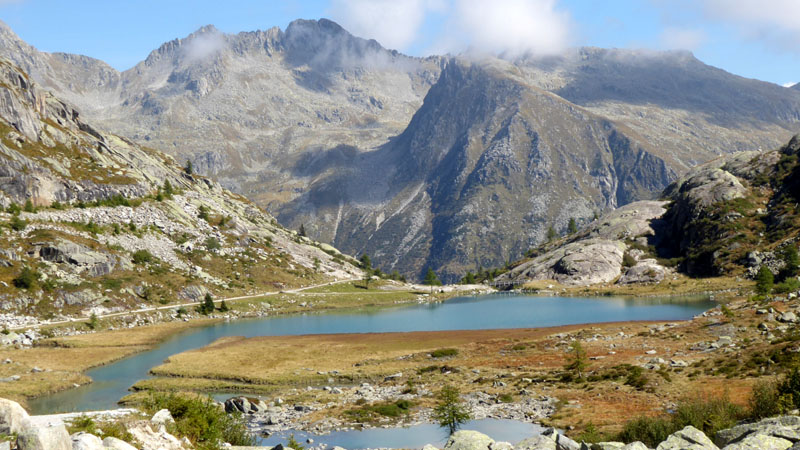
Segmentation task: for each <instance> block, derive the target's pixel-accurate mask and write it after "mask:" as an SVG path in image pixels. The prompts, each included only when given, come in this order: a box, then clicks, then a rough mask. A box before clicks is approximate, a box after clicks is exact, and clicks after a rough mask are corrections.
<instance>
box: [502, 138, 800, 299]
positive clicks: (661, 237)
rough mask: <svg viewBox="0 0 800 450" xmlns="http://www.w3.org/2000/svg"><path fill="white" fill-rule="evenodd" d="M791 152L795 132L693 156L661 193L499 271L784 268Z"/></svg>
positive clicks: (796, 195)
mask: <svg viewBox="0 0 800 450" xmlns="http://www.w3.org/2000/svg"><path fill="white" fill-rule="evenodd" d="M799 157H800V135H797V136H795V137H793V138H792V139H791V141H789V143H788V144H786V145H784V146H783V147H781V148H780V149H778V150H773V151H768V152H740V153H736V154H733V155H730V156H726V157H722V158H718V159H715V160H713V161H711V162H709V163H706V164H703V165H701V166H698V167H697V168H695V169H693V170H691V171H690V172H689V173H687V174H686V175H685V176H684V177H682V178H681V179H679V180H677V181H676V182H674V183H672V184H671V185H670V186H669V187H668V188H667V189H666V190H665V191H664V192H663V194H662V198H663V201H657V202H656V201H648V202H636V203H632V204H630V205H627V206H625V207H623V208H620V209H618V210H616V211H614V212H612V213H610V214H607V215H605V216H603V217H601V218H600V219H599V220H597V221H594V222H593V223H592V224H591V225H590V226H588V227H587V228H586V229H584V230H582V231H580V232H578V233H575V234H572V235H570V236H567V237H566V238H563V239H560V240H557V241H554V242H551V243H548V244H546V245H544V246H541V247H539V248H538V249H535V250H533V251H531V252H530V255H529V256H530V258H528V259H525V260H522V261H520V262H518V263H515V264H513V265H512V267H511V268H510V270H509V271H508V272H507V273H505V274H503V275H502V276H501V277H500V279H499V281H505V282H513V281H517V282H521V281H524V280H545V279H549V280H556V281H559V282H561V283H564V284H578V285H585V284H596V283H621V284H625V283H631V282H657V281H661V280H662V279H664V277H665V276H669V274H670V272H671V271H672V270H673V269H670V267H674V268H675V269H676V270H679V271H681V272H684V273H686V274H688V275H690V276H716V275H723V274H725V275H728V276H737V275H739V276H742V275H743V276H749V277H754V276H755V275H756V273H757V272H758V270H759V269H760V268H761V267H762V266H766V267H767V268H769V269H770V271H771V272H772V273H773V274H774V275H775V276H776V277H777V278H778V279H783V278H790V277H787V276H786V270H787V269H790V268H788V267H787V261H789V260H790V259H791V256H787V255H789V254H791V253H792V249H793V250H794V255H796V251H797V246H798V241H799V240H800V213H798V210H797V204H798V201H799V200H800V164H799V163H798V158H799ZM790 264H791V263H790ZM790 270H791V271H792V272H796V268H795V269H790ZM789 275H791V274H789ZM787 288H791V290H796V289H797V288H800V286H797V287H792V286H788V285H787Z"/></svg>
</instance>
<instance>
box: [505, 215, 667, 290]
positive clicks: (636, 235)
mask: <svg viewBox="0 0 800 450" xmlns="http://www.w3.org/2000/svg"><path fill="white" fill-rule="evenodd" d="M665 206H666V203H665V202H659V201H643V202H635V203H631V204H629V205H626V206H624V207H622V208H619V209H617V210H615V211H613V212H611V213H609V214H607V215H605V216H603V217H601V218H600V219H598V220H596V221H594V222H593V223H592V224H590V225H589V226H588V227H587V228H586V229H584V230H583V231H581V232H579V233H577V234H575V235H573V236H570V237H568V238H567V239H565V240H561V241H558V242H556V243H552V244H550V245H547V246H545V247H544V248H542V249H541V254H540V255H538V256H533V257H532V258H531V259H529V260H524V261H522V262H520V263H519V264H517V265H516V266H514V267H512V268H511V270H509V271H508V272H507V273H505V274H503V275H502V276H500V277H499V278H498V279H497V280H496V281H497V283H498V284H499V285H502V284H503V283H506V282H508V283H511V282H516V283H519V282H523V281H525V280H554V281H557V282H559V283H561V284H565V285H591V284H599V283H610V282H618V283H620V284H631V283H650V282H657V281H661V280H663V279H664V277H666V276H668V275H670V274H671V272H670V270H669V269H667V268H665V267H663V266H662V265H660V264H659V263H658V262H657V261H656V260H655V259H652V258H641V259H639V260H638V261H637V262H636V264H635V265H632V266H629V267H626V266H625V265H624V264H623V262H624V261H623V259H624V257H625V256H626V253H629V252H630V253H631V254H633V253H636V252H638V253H636V254H638V255H643V254H644V252H643V251H641V250H638V249H632V246H633V245H636V246H639V247H644V248H646V247H647V246H648V245H653V244H654V243H655V242H656V240H657V239H658V236H657V231H656V230H660V229H661V223H660V217H661V216H662V215H663V214H664V212H665V211H666V210H665ZM628 256H629V257H630V258H633V256H631V255H628ZM634 259H636V258H634Z"/></svg>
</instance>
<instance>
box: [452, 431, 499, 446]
mask: <svg viewBox="0 0 800 450" xmlns="http://www.w3.org/2000/svg"><path fill="white" fill-rule="evenodd" d="M492 444H494V440H493V439H492V438H490V437H489V436H487V435H485V434H483V433H478V432H477V431H472V430H461V431H456V432H455V433H453V434H452V435H451V436H450V439H448V440H447V444H445V446H444V450H489V446H490V445H492Z"/></svg>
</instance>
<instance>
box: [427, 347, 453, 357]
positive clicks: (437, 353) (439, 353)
mask: <svg viewBox="0 0 800 450" xmlns="http://www.w3.org/2000/svg"><path fill="white" fill-rule="evenodd" d="M456 355H458V349H455V348H440V349H438V350H434V351H432V352H431V357H433V358H446V357H448V356H456Z"/></svg>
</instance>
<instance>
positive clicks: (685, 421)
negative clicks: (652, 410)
mask: <svg viewBox="0 0 800 450" xmlns="http://www.w3.org/2000/svg"><path fill="white" fill-rule="evenodd" d="M745 417H746V412H745V410H744V409H743V408H742V407H740V406H738V405H735V404H733V403H731V401H730V399H728V397H726V396H723V397H720V398H715V399H704V398H693V399H688V400H683V401H681V402H680V403H678V406H677V408H676V409H675V412H674V413H673V414H671V415H667V416H661V417H638V418H636V419H633V420H631V421H629V422H628V423H626V424H625V426H624V427H623V430H622V432H620V434H619V435H618V437H617V439H619V440H621V441H624V442H634V441H641V442H643V443H645V444H646V445H647V446H649V447H653V448H654V447H656V446H657V445H658V444H659V443H661V442H663V441H664V440H666V439H667V437H668V436H669V435H670V434H672V433H674V432H676V431H678V430H682V429H683V428H684V427H686V426H687V425H691V426H693V427H695V428H697V429H699V430H700V431H702V432H703V433H705V434H706V436H713V435H714V434H716V433H717V431H720V430H724V429H726V428H730V427H732V426H734V425H736V423H737V422H738V421H739V420H741V419H743V418H745Z"/></svg>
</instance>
